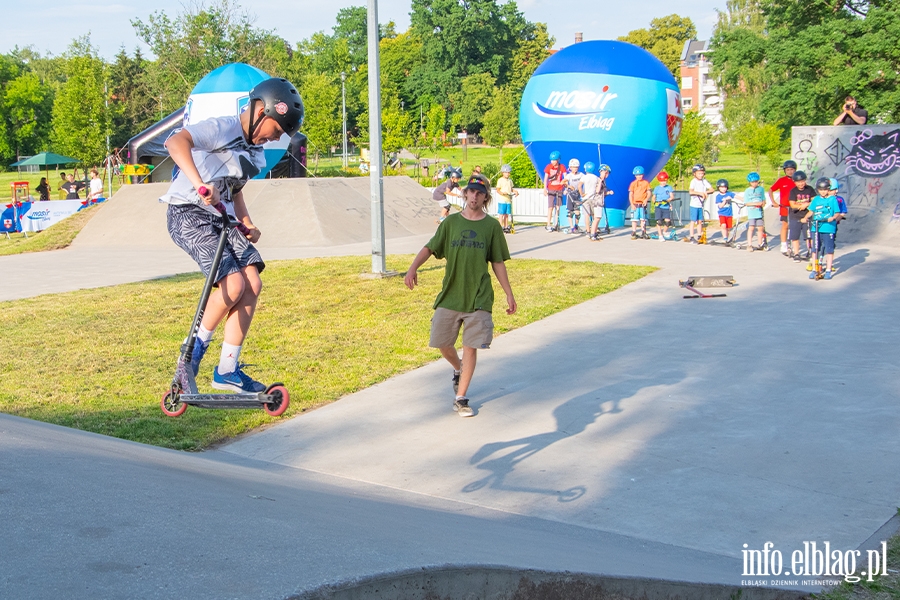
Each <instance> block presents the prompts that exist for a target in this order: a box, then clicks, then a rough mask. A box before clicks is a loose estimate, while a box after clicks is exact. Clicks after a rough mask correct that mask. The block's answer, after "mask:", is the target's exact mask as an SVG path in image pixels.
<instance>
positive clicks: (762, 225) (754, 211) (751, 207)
mask: <svg viewBox="0 0 900 600" xmlns="http://www.w3.org/2000/svg"><path fill="white" fill-rule="evenodd" d="M747 183H749V184H750V187H748V188H747V189H746V190H744V206H745V207H747V219H748V221H747V250H748V251H750V252H753V251H754V250H768V249H769V246H768V243H767V242H766V221H765V219H764V218H763V206H765V205H766V190H765V188H764V187H762V185H760V184H761V181H760V176H759V173H757V172H756V171H754V172H752V173H750V174H749V175H747ZM754 231H757V232H758V234H757V236H758V239H759V245H758V246H754V245H753V232H754Z"/></svg>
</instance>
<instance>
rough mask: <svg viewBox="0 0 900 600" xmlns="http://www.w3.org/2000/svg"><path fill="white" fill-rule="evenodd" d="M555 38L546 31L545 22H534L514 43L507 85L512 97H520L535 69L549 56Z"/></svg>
mask: <svg viewBox="0 0 900 600" xmlns="http://www.w3.org/2000/svg"><path fill="white" fill-rule="evenodd" d="M555 41H556V40H555V39H554V38H553V37H551V36H550V34H549V33H547V24H546V23H535V24H534V26H533V27H532V28H531V30H529V31H526V32H524V35H523V36H522V37H521V38H520V39H519V41H518V43H517V44H516V49H515V51H514V52H513V56H512V61H511V63H510V68H509V78H508V82H507V85H508V87H509V90H510V92H511V93H513V94H514V97H515V98H516V99H517V101H518V99H521V97H522V92H523V91H524V90H525V86H526V85H527V84H528V80H529V79H531V76H532V75H534V72H535V70H537V68H538V67H539V66H540V65H541V63H542V62H544V61H545V60H547V58H548V57H549V56H550V49H551V48H553V44H554V42H555Z"/></svg>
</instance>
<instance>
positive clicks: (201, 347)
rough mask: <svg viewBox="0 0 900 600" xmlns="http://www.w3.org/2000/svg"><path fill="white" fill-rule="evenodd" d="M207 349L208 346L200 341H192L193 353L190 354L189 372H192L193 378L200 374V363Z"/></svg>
mask: <svg viewBox="0 0 900 600" xmlns="http://www.w3.org/2000/svg"><path fill="white" fill-rule="evenodd" d="M207 348H209V344H204V343H203V342H201V341H200V340H194V352H193V353H191V370H192V371H193V372H194V377H196V376H197V373H199V372H200V361H201V360H203V357H204V355H206V349H207Z"/></svg>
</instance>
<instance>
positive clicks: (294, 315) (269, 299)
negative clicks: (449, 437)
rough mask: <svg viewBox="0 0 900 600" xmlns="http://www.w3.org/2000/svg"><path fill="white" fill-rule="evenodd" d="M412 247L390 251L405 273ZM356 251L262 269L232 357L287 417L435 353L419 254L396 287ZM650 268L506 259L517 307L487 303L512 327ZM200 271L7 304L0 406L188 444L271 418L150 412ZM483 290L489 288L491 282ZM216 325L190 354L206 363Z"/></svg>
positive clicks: (169, 369)
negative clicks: (375, 275) (278, 391)
mask: <svg viewBox="0 0 900 600" xmlns="http://www.w3.org/2000/svg"><path fill="white" fill-rule="evenodd" d="M411 261H412V256H391V257H389V260H388V267H389V268H390V269H394V270H397V271H400V272H404V271H406V269H407V268H408V266H409V263H410V262H411ZM370 266H371V260H370V258H369V257H345V258H328V259H314V260H300V261H273V262H271V263H269V265H268V268H267V269H266V272H265V273H264V277H263V279H264V283H265V289H264V292H263V294H262V296H261V298H260V305H259V312H258V313H257V316H256V319H255V322H254V325H253V331H252V332H251V334H250V336H249V338H248V340H247V344H246V346H245V352H244V353H243V354H242V358H244V359H245V360H247V361H248V362H252V363H254V365H255V366H253V367H251V368H250V369H248V370H249V371H250V372H251V373H252V374H253V375H255V376H256V377H257V378H258V379H261V380H262V381H267V382H271V381H274V380H279V381H283V382H284V383H285V385H286V386H287V388H288V389H289V391H290V393H291V407H290V409H289V410H288V413H287V415H296V414H298V413H299V412H302V411H303V410H306V409H309V408H312V407H314V406H317V405H320V404H324V403H328V402H332V401H334V400H337V399H338V398H340V397H341V396H344V395H346V394H350V393H352V392H355V391H357V390H360V389H362V388H365V387H368V386H371V385H373V384H375V383H378V382H380V381H383V380H385V379H387V378H389V377H391V376H393V375H396V374H398V373H402V372H404V371H408V370H410V369H413V368H415V367H418V366H421V365H423V364H426V363H427V362H430V361H432V360H435V359H437V358H438V357H439V354H438V352H437V351H436V350H432V349H429V348H427V344H428V331H429V327H430V324H429V319H430V316H431V304H432V302H433V300H434V297H435V295H436V294H437V291H438V289H439V288H440V284H441V280H442V277H443V274H444V266H443V262H442V261H436V260H434V259H432V260H431V261H429V262H428V263H426V265H425V267H423V269H421V270H420V274H419V282H420V286H419V287H418V288H416V290H415V291H412V292H411V291H409V290H408V289H406V287H405V286H404V285H403V280H402V278H400V277H392V278H388V279H381V280H372V279H364V278H361V277H360V276H359V275H360V274H361V273H366V272H368V271H369V269H370ZM651 271H653V268H652V267H635V266H619V265H607V264H597V263H591V262H583V263H568V262H567V263H563V262H556V261H540V260H533V259H517V260H514V261H513V262H512V263H510V268H509V274H510V280H511V283H512V286H513V290H514V291H515V292H516V300H517V302H518V304H519V312H518V313H517V314H515V315H512V316H508V315H506V313H505V311H503V310H501V308H502V305H503V298H502V293H501V297H500V298H498V299H497V302H496V307H497V309H498V310H497V312H495V313H494V315H495V321H496V332H497V333H498V334H502V333H503V332H506V331H509V330H511V329H515V328H517V327H521V326H523V325H526V324H528V323H531V322H534V321H537V320H539V319H542V318H544V317H546V316H548V315H550V314H553V313H555V312H558V311H560V310H563V309H565V308H567V307H569V306H573V305H575V304H578V303H580V302H583V301H585V300H588V299H590V298H593V297H595V296H597V295H599V294H603V293H606V292H609V291H612V290H614V289H616V288H618V287H621V286H623V285H625V284H626V283H629V282H631V281H634V280H636V279H638V278H640V277H643V276H644V275H646V274H647V273H650V272H651ZM202 283H203V280H202V277H201V276H200V275H199V274H196V275H194V274H191V275H180V276H176V277H172V278H167V279H160V280H153V281H147V282H143V283H137V284H129V285H120V286H114V287H107V288H100V289H92V290H82V291H78V292H70V293H65V294H53V295H46V296H40V297H37V298H29V299H25V300H17V301H12V302H6V303H5V304H4V319H3V325H4V326H3V329H2V332H0V356H3V357H4V360H3V361H0V411H3V412H6V413H10V414H14V415H19V416H23V417H28V418H32V419H37V420H41V421H47V422H51V423H57V424H60V425H65V426H69V427H76V428H79V429H84V430H87V431H94V432H97V433H103V434H107V435H112V436H116V437H120V438H125V439H129V440H135V441H139V442H144V443H149V444H156V445H159V446H166V447H170V448H177V449H183V450H199V449H201V448H204V447H207V446H209V445H210V444H213V443H216V442H219V441H222V440H225V439H228V438H231V437H233V436H236V435H238V434H241V433H244V432H247V431H249V430H252V429H254V428H256V427H259V426H261V425H264V424H266V423H269V422H272V421H274V420H276V419H274V418H273V417H269V416H268V415H266V414H265V413H264V412H263V411H262V410H203V409H199V408H196V407H190V408H188V410H187V412H186V413H185V414H184V415H183V416H181V417H179V418H170V417H166V416H164V415H163V413H162V411H161V410H160V407H159V401H160V398H161V397H162V394H163V393H164V391H165V390H166V388H167V387H168V385H169V382H170V381H171V377H172V374H173V369H174V364H175V359H176V357H177V354H178V348H179V346H180V344H181V341H182V339H183V338H184V335H185V333H186V330H187V328H188V327H189V325H190V319H191V317H192V316H193V314H194V309H195V305H196V301H197V298H198V296H199V293H200V289H201V287H202ZM495 290H499V286H497V285H496V284H495ZM221 341H222V338H221V330H220V331H219V332H217V335H216V337H215V338H214V340H213V343H214V346H213V347H212V350H211V351H210V356H208V357H207V359H206V360H205V361H204V363H203V365H202V366H201V373H200V378H199V379H200V381H201V382H202V383H201V386H200V387H201V390H204V389H205V390H207V391H210V390H211V388H209V385H208V382H209V380H210V378H211V373H212V369H213V366H214V365H215V364H216V363H217V362H218V361H217V357H218V347H219V345H220V344H221Z"/></svg>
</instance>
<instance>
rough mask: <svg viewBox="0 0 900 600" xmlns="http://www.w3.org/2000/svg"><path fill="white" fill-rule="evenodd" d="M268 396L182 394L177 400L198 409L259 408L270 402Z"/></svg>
mask: <svg viewBox="0 0 900 600" xmlns="http://www.w3.org/2000/svg"><path fill="white" fill-rule="evenodd" d="M270 398H271V396H269V395H268V394H263V393H259V394H182V395H181V396H179V400H180V401H181V402H182V403H183V404H187V405H188V406H198V407H200V408H259V407H260V406H262V405H263V404H268V403H269V402H271V399H270Z"/></svg>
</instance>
